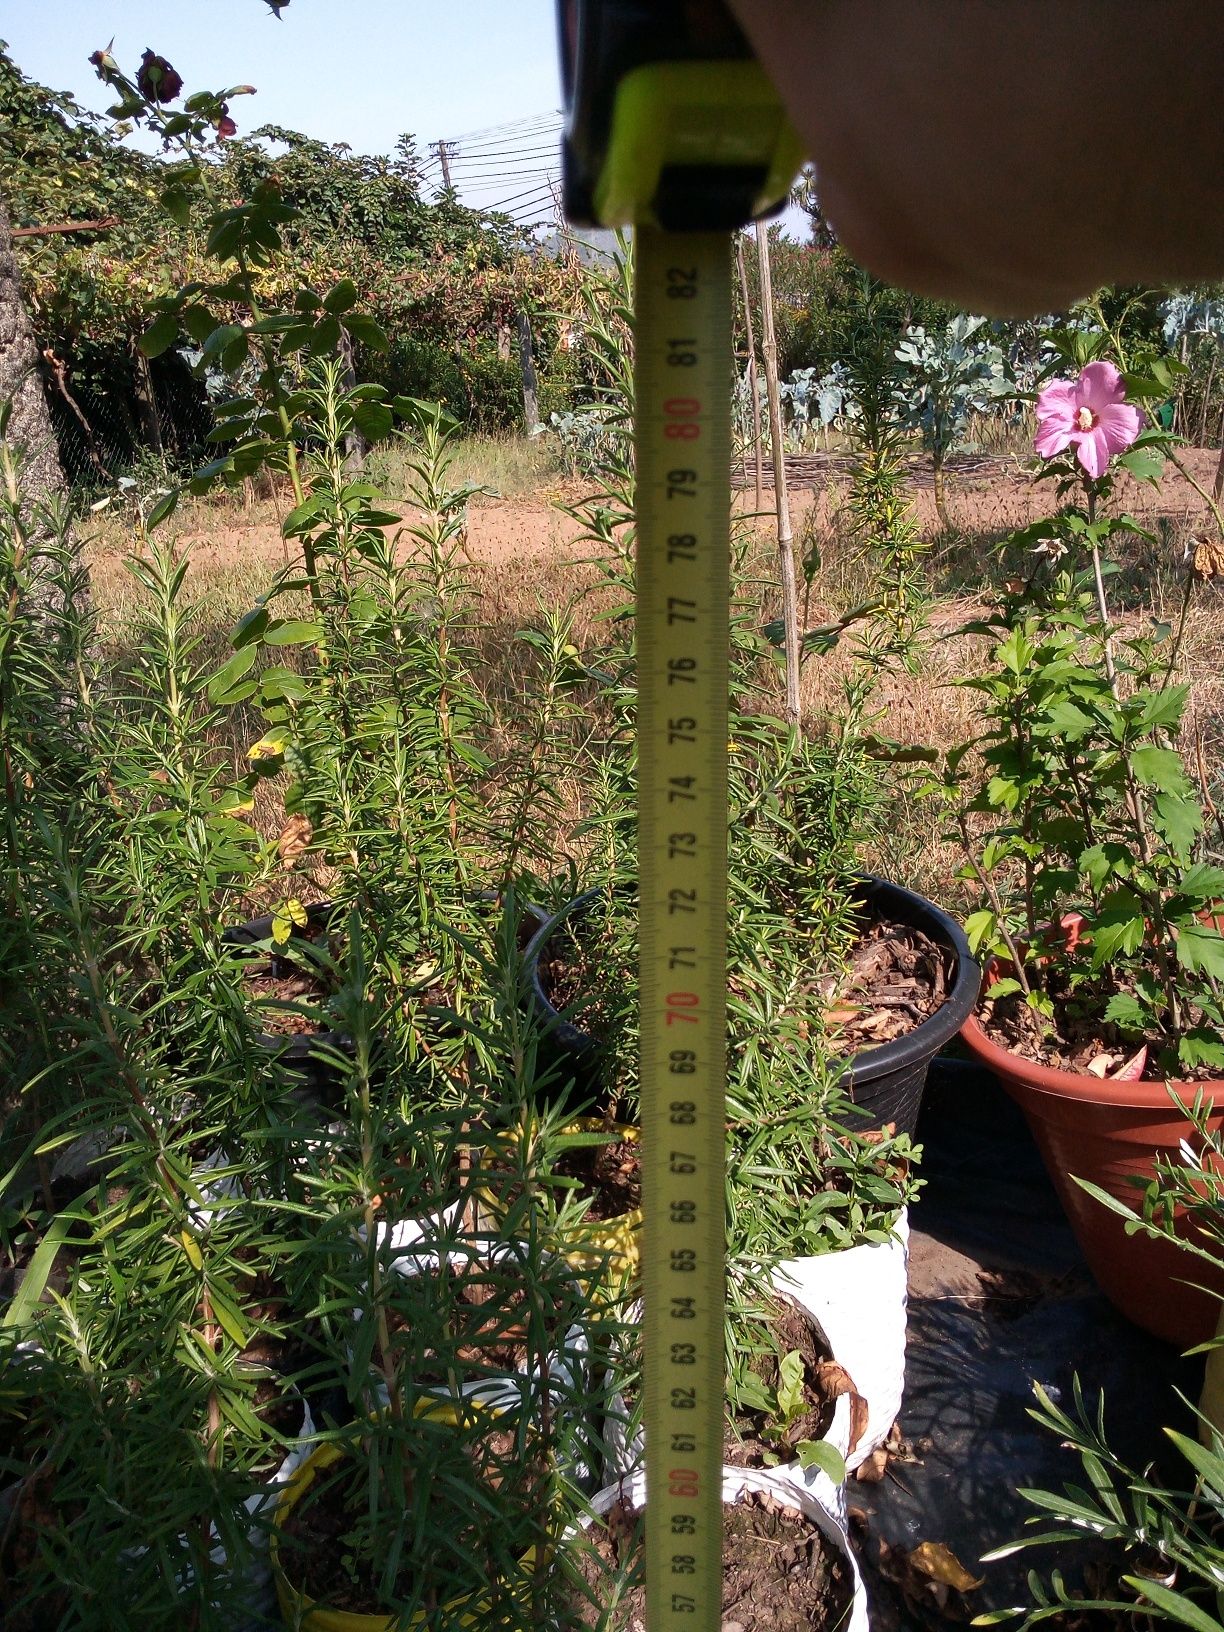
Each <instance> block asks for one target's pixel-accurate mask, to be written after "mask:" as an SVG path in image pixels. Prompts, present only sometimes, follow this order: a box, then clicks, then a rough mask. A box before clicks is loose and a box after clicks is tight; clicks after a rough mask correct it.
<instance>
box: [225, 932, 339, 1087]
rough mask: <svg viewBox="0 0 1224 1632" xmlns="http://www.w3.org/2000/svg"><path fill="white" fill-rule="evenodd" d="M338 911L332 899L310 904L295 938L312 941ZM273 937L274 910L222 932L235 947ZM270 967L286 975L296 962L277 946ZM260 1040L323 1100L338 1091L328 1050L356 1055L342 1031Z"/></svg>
mask: <svg viewBox="0 0 1224 1632" xmlns="http://www.w3.org/2000/svg"><path fill="white" fill-rule="evenodd" d="M335 913H336V905H335V903H334V902H332V901H320V902H317V903H316V904H315V905H314V906H310V907H307V908H306V927H305V931H304V932H303V933H300V934H299V933H298V932H296V931H295V935H294V937H293V938H295V939H299V940H304V941H307V942H309V940H311V939H312V938H313V937H315V936H317V935H319V934H320V933H325V932H326V930H327V928H328V926H329V924H330V922H331V920H332V918H333V916H334V915H335ZM271 938H272V914H271V913H267V914H265V915H264V916H263V917H262V918H252V919H251V920H250V922H249V923H245V924H234V925H233V926H231V928H229V929H227V930H225V931H224V932H223V933H222V936H221V939H222V942H223V943H224V944H225V945H226V946H232V947H236V948H242V947H251V948H258V947H260V943H262V942H267V941H270V940H271ZM268 970H269V973H270V974H272V975H273V976H274V977H278V978H279V977H285V976H288V975H290V974H292V973H294V972H296V970H297V965H296V964H295V963H294V962H293V961H292V960H291V959H290V958H288V957H286V956H285V955H284V954H283V953H281V952H279V951H276V950H274V951H273V952H272V953H271V954H270V956H269V957H268ZM258 1042H259V1045H260V1047H261V1048H263V1049H264V1050H265V1051H266V1052H267V1053H268V1054H269V1055H274V1056H275V1057H276V1059H277V1060H278V1061H279V1062H280V1064H282V1065H284V1066H286V1067H288V1069H289V1070H290V1071H292V1072H293V1074H294V1076H296V1077H298V1078H300V1079H301V1082H302V1086H303V1087H304V1088H305V1089H306V1090H307V1091H308V1092H311V1093H314V1094H316V1095H318V1096H319V1097H320V1098H321V1099H323V1100H326V1099H327V1098H328V1096H329V1095H330V1094H334V1093H335V1091H336V1089H337V1088H338V1086H339V1075H340V1073H339V1071H338V1070H337V1067H336V1065H335V1063H334V1062H333V1061H332V1060H330V1059H328V1057H327V1054H328V1053H332V1054H343V1055H344V1056H346V1057H347V1058H350V1059H351V1058H352V1056H353V1043H352V1039H351V1038H349V1037H346V1036H345V1035H344V1034H343V1033H342V1032H339V1031H312V1032H286V1033H283V1034H282V1033H274V1032H263V1033H262V1034H261V1035H260V1036H259V1038H258Z"/></svg>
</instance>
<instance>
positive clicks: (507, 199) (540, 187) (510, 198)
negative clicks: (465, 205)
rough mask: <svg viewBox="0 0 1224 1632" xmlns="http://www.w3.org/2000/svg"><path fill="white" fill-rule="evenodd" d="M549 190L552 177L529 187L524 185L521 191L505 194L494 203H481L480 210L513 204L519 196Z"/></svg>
mask: <svg viewBox="0 0 1224 1632" xmlns="http://www.w3.org/2000/svg"><path fill="white" fill-rule="evenodd" d="M551 190H552V178H551V177H549V178H546V179H545V180H544V181H542V182H536V183H535V184H534V185H533V186H531V187H524V188H523V189H522V191H521V192H517V193H508V194H506V195H505V196H504V197H503V198H502V199H500V200H499V202H498V203H496V204H482V205H481V206H480V207H481V209H482V210H490V209H492V210H500V209H501V208H502V207H503V206H504V205H507V204H513V203H515V201H516V200H518V199H520V198H534V197H535V196H536V195H537V194H539V193H544V192H551Z"/></svg>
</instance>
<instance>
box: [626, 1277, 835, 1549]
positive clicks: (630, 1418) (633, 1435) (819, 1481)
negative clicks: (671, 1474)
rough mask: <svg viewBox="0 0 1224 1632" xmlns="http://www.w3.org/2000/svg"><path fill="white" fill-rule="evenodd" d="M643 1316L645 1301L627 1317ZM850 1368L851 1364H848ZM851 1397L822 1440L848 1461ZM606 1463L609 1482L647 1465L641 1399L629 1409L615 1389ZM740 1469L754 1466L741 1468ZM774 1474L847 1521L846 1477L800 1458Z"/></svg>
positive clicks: (629, 1311) (772, 1471)
mask: <svg viewBox="0 0 1224 1632" xmlns="http://www.w3.org/2000/svg"><path fill="white" fill-rule="evenodd" d="M641 1318H642V1305H641V1303H640V1302H638V1303H635V1304H633V1305H632V1306H631V1307H630V1309H629V1310H628V1311H627V1313H626V1320H627V1321H637V1322H639V1323H640V1321H641ZM847 1370H849V1368H848V1367H847ZM852 1415H853V1413H852V1407H851V1397H850V1395H849V1394H839V1395H838V1396H837V1399H836V1400H835V1401H834V1402H833V1420H832V1422H831V1423H830V1424H829V1428H828V1432H827V1433H826V1434H825V1435H824V1438H823V1443H824V1444H826V1445H831V1446H832V1447H833V1449H834V1450H835V1451H836V1452H837V1454H838V1455H839V1456H840V1457H841V1458H842V1460H843V1461H844V1462H845V1463H846V1464H847V1466H848V1465H849V1460H850V1425H851V1421H852ZM604 1457H605V1460H604V1466H605V1470H606V1478H607V1482H608V1484H609V1485H611V1484H614V1483H618V1482H620V1481H622V1480H624V1479H630V1478H632V1477H633V1476H634V1475H635V1474H640V1473H642V1472H644V1470H645V1467H646V1430H645V1428H644V1426H643V1424H642V1421H641V1409H640V1402H639V1406H638V1408H637V1409H636V1410H635V1411H633V1412H630V1410H629V1407H628V1405H627V1403H626V1401H625V1397H624V1395H623V1394H621V1393H619V1392H618V1393H616V1394H614V1395H613V1396H612V1398H611V1400H610V1401H609V1402H608V1413H607V1416H606V1417H605V1418H604ZM740 1471H741V1472H749V1471H754V1470H749V1469H741V1470H740ZM769 1472H770V1473H771V1475H774V1476H775V1477H777V1478H779V1479H783V1480H785V1481H786V1482H787V1483H788V1484H791V1485H794V1486H795V1487H796V1489H798V1490H803V1491H806V1492H808V1494H809V1495H812V1496H814V1497H815V1498H816V1500H817V1501H818V1502H819V1503H820V1505H821V1506H822V1507H823V1508H824V1509H825V1510H826V1511H827V1512H829V1513H832V1514H833V1515H834V1516H835V1517H836V1519H837V1520H838V1522H839V1523H840V1524H844V1523H845V1521H846V1482H845V1480H844V1479H839V1480H833V1479H830V1477H829V1475H828V1474H827V1473H826V1472H825V1471H824V1469H823V1468H818V1467H812V1468H805V1467H803V1466H802V1465H801V1464H800V1463H799V1462H788V1463H785V1464H783V1465H782V1466H780V1467H776V1468H771V1469H769Z"/></svg>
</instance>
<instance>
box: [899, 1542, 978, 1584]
mask: <svg viewBox="0 0 1224 1632" xmlns="http://www.w3.org/2000/svg"><path fill="white" fill-rule="evenodd" d="M909 1562H910V1563H911V1564H912V1565H913V1567H914V1568H915V1569H916V1570H920V1571H921V1572H922V1574H923V1575H925V1576H927V1577H928V1578H929V1579H930V1580H932V1581H938V1582H939V1583H940V1585H941V1586H945V1587H954V1588H955V1589H956V1591H957V1592H972V1591H973V1590H974V1588H975V1587H980V1586H981V1584H982V1582H983V1581H984V1580H985V1576H972V1575H970V1574H969V1571H968V1570H967V1569H966V1568H965V1566H964V1565H963V1564H962V1563H961V1561H960V1559H959V1558H957V1556H956V1554H955V1553H954V1552H952V1551H951V1549H950V1548H948V1547H945V1546H944V1544H943V1542H942V1541H920V1542H919V1543H918V1545H917V1547H915V1548H913V1549H912V1551H911V1552H910V1555H909Z"/></svg>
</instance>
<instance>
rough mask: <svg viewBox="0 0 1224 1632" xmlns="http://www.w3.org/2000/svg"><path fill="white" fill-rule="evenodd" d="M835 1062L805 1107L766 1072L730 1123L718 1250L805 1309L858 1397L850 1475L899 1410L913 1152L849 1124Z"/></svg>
mask: <svg viewBox="0 0 1224 1632" xmlns="http://www.w3.org/2000/svg"><path fill="white" fill-rule="evenodd" d="M785 1029H786V1028H785V1027H783V1028H782V1030H783V1033H784V1037H783V1049H782V1053H783V1057H784V1058H785V1057H786V1055H787V1054H788V1053H789V1052H791V1051H790V1050H787V1048H786V1046H785ZM794 1040H797V1039H794ZM835 1071H836V1068H835V1067H832V1068H829V1069H827V1070H826V1071H825V1073H824V1076H823V1080H822V1081H821V1082H820V1084H819V1092H818V1096H817V1100H816V1113H815V1116H813V1107H812V1103H811V1101H810V1099H809V1098H808V1097H807V1095H805V1096H804V1097H803V1098H802V1099H801V1098H800V1097H799V1095H798V1093H797V1092H796V1091H795V1088H794V1087H793V1086H792V1088H791V1089H790V1090H789V1092H788V1090H787V1088H786V1085H785V1079H784V1077H781V1074H780V1073H775V1074H774V1075H773V1079H772V1081H773V1087H774V1094H773V1096H772V1097H771V1099H770V1100H769V1101H768V1102H767V1103H766V1104H765V1105H764V1106H763V1107H762V1112H761V1115H760V1117H759V1119H758V1120H757V1122H756V1123H755V1124H753V1123H750V1122H748V1121H745V1122H744V1123H743V1124H742V1125H740V1126H737V1127H735V1128H733V1129H732V1130H731V1133H730V1135H729V1139H730V1146H731V1148H730V1149H729V1152H728V1172H729V1182H728V1208H729V1216H728V1251H729V1254H730V1257H731V1261H732V1262H738V1263H742V1264H745V1265H756V1266H758V1268H759V1269H760V1270H761V1272H763V1274H764V1275H766V1276H767V1277H768V1279H769V1280H770V1282H771V1283H772V1284H773V1286H774V1287H775V1288H777V1290H778V1291H779V1292H781V1293H783V1294H785V1295H787V1296H789V1297H790V1298H792V1299H793V1300H794V1301H795V1303H796V1304H798V1305H799V1306H800V1307H801V1308H802V1309H803V1310H805V1311H806V1313H807V1314H808V1315H809V1316H810V1317H811V1318H812V1320H813V1321H814V1322H815V1324H816V1327H817V1329H818V1330H819V1332H820V1334H821V1337H822V1339H823V1340H824V1342H825V1343H826V1344H827V1346H828V1349H829V1352H830V1354H831V1355H832V1358H833V1359H834V1361H835V1362H836V1363H837V1364H838V1365H839V1366H840V1367H841V1368H842V1369H843V1371H844V1372H845V1373H846V1375H847V1377H848V1378H849V1380H850V1382H851V1384H852V1387H853V1391H854V1394H855V1395H856V1396H858V1401H859V1402H861V1403H859V1404H856V1414H855V1420H854V1422H853V1424H852V1432H851V1436H850V1441H849V1444H848V1447H847V1457H846V1462H847V1468H848V1470H849V1471H850V1472H854V1470H855V1469H856V1468H857V1467H858V1466H859V1465H860V1463H862V1462H863V1461H865V1460H866V1458H867V1457H868V1456H870V1455H871V1453H872V1452H873V1451H874V1450H876V1449H877V1448H878V1447H879V1446H880V1445H882V1444H883V1443H884V1441H885V1439H887V1437H888V1433H889V1430H890V1429H891V1427H892V1425H893V1422H894V1421H895V1420H896V1417H897V1413H898V1412H899V1410H900V1408H901V1398H902V1393H903V1391H904V1387H905V1334H906V1265H907V1248H908V1240H909V1225H908V1208H909V1204H910V1202H911V1201H913V1200H914V1198H915V1197H916V1195H917V1194H918V1192H919V1190H920V1188H921V1181H920V1180H919V1179H918V1177H917V1174H916V1171H915V1169H916V1164H917V1160H918V1157H919V1156H920V1154H921V1153H920V1151H919V1150H917V1149H916V1148H915V1147H914V1146H913V1145H912V1143H911V1141H910V1140H909V1139H908V1138H906V1136H905V1135H903V1134H892V1133H883V1134H881V1133H871V1132H867V1133H864V1132H863V1131H862V1130H860V1129H858V1128H857V1127H855V1126H853V1125H852V1124H851V1123H850V1122H848V1120H847V1111H848V1110H849V1108H850V1107H849V1102H848V1100H847V1099H846V1096H845V1092H844V1089H843V1088H842V1087H841V1086H840V1084H839V1083H838V1082H837V1080H836V1075H835ZM780 1078H781V1080H780ZM809 1092H810V1090H809Z"/></svg>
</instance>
